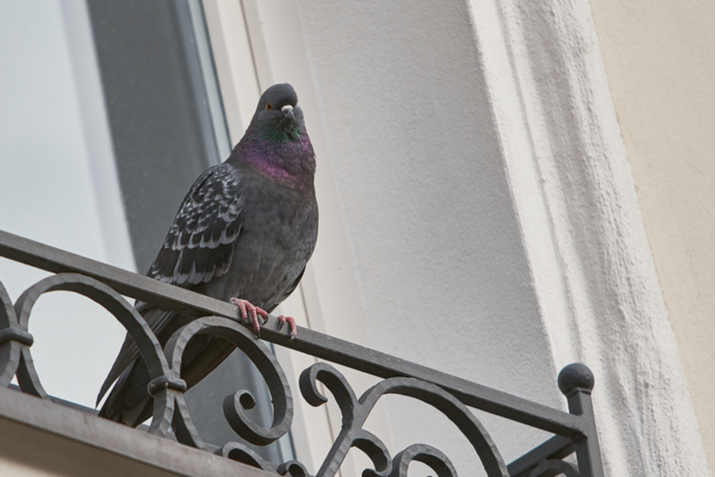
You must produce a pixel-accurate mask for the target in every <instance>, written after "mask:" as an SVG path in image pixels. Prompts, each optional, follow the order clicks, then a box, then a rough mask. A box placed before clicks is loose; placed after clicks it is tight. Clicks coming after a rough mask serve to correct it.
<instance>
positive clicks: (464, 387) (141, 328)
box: [0, 231, 604, 477]
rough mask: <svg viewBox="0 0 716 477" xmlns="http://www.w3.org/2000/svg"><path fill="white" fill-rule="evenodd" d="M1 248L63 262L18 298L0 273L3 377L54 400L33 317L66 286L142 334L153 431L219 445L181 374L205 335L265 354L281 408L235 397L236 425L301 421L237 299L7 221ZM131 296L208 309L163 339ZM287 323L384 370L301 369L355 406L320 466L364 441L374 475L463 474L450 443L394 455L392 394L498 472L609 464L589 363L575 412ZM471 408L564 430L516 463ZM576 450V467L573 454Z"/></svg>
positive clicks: (304, 348)
mask: <svg viewBox="0 0 716 477" xmlns="http://www.w3.org/2000/svg"><path fill="white" fill-rule="evenodd" d="M0 256H4V257H6V258H9V259H12V260H15V261H18V262H22V263H25V264H28V265H31V266H34V267H38V268H41V269H44V270H47V271H50V272H54V273H55V275H51V276H50V277H48V278H45V279H43V280H41V281H39V282H38V283H36V284H35V285H33V286H31V287H30V288H29V289H27V290H26V291H25V292H24V293H23V294H22V295H21V296H20V297H19V298H18V299H17V301H16V302H15V303H14V304H13V303H11V301H10V298H9V296H8V294H7V292H6V290H5V288H4V287H3V286H2V283H0V302H1V303H0V386H4V387H8V386H9V385H10V382H11V380H12V379H13V376H17V381H18V383H19V387H20V388H21V390H22V391H23V392H25V393H29V394H32V395H35V396H39V397H41V398H43V399H49V396H48V395H47V393H46V392H45V390H44V389H43V387H42V384H41V383H40V379H39V377H38V376H37V373H36V372H35V369H34V367H33V365H32V359H31V355H30V348H31V346H32V343H33V337H32V335H31V334H30V333H29V332H28V321H29V319H30V316H31V312H32V308H33V305H34V304H35V302H36V301H37V299H38V298H39V297H40V296H41V295H42V294H43V293H46V292H49V291H56V290H66V291H72V292H75V293H79V294H81V295H84V296H86V297H87V298H89V299H91V300H93V301H95V302H96V303H98V304H100V305H101V306H103V307H104V308H105V309H107V310H108V311H109V312H110V313H111V314H112V315H114V316H115V317H116V318H117V320H119V321H120V322H121V324H122V325H123V326H124V327H125V328H126V329H127V332H128V333H129V334H130V335H131V336H132V338H133V339H134V341H135V342H136V343H137V345H138V347H139V349H140V351H141V354H142V357H143V358H144V361H145V362H146V364H147V367H148V369H149V373H150V375H151V378H152V381H151V383H150V384H149V389H148V390H149V392H150V393H151V394H152V395H153V397H154V414H153V418H152V421H151V425H150V426H149V430H148V432H149V433H151V434H154V435H158V436H167V435H168V434H170V433H173V434H174V435H175V436H176V439H177V440H178V441H179V442H181V443H183V444H186V445H190V446H193V447H196V448H199V449H204V450H207V451H208V450H209V448H210V446H208V445H207V444H206V443H205V442H204V441H203V440H202V438H201V437H200V436H199V433H198V432H197V431H196V428H195V427H194V424H193V422H192V418H191V415H190V413H189V410H188V408H187V405H186V402H185V399H184V391H185V390H186V384H185V383H184V381H183V380H182V379H181V376H180V374H179V369H180V365H181V359H182V353H183V351H184V349H185V347H186V344H187V342H188V341H189V340H190V339H191V338H192V337H193V336H195V335H197V334H211V335H216V336H221V337H223V338H225V339H227V340H229V341H230V342H232V343H233V344H234V346H236V347H237V348H239V349H240V350H241V351H243V352H244V353H245V354H246V355H247V356H248V357H249V359H251V360H252V361H253V363H254V364H255V365H256V367H257V368H258V370H259V372H260V373H261V375H262V376H263V378H264V380H265V382H266V384H267V386H268V389H269V392H270V395H271V399H272V404H273V410H274V418H273V423H272V425H271V426H270V427H262V426H260V425H258V424H257V423H255V422H253V421H252V420H251V419H250V418H249V417H248V416H247V414H246V412H245V410H246V409H249V408H251V407H253V405H254V404H255V403H254V398H253V396H252V395H251V394H250V393H249V392H248V391H238V392H236V393H235V394H234V395H230V396H227V397H226V398H225V400H224V406H223V407H224V415H225V417H226V419H227V421H228V423H229V424H230V426H231V427H232V428H233V429H234V431H235V432H236V433H237V434H238V435H239V436H241V437H242V438H244V439H245V440H246V441H248V442H250V443H252V444H256V445H266V444H269V443H271V442H274V441H275V440H277V439H278V438H280V437H281V436H283V435H284V434H286V433H287V432H288V431H289V429H290V426H291V421H292V417H293V401H292V395H291V391H290V388H289V384H288V381H287V379H286V376H285V374H284V372H283V371H282V369H281V367H280V366H279V364H278V362H277V360H276V359H275V357H274V355H273V354H272V353H271V352H270V350H269V349H268V347H267V346H266V345H265V344H264V343H262V342H261V341H259V340H257V339H256V338H255V336H254V335H253V332H251V331H250V330H249V329H247V328H246V327H244V326H243V325H241V324H239V323H238V321H237V320H236V316H237V311H236V308H235V307H234V306H233V305H230V304H229V303H224V302H221V301H218V300H214V299H211V298H208V297H206V296H203V295H199V294H196V293H193V292H190V291H187V290H184V289H182V288H178V287H174V286H170V285H167V284H164V283H161V282H159V281H156V280H153V279H151V278H147V277H144V276H141V275H137V274H135V273H131V272H127V271H125V270H121V269H118V268H115V267H112V266H109V265H105V264H102V263H99V262H96V261H93V260H90V259H88V258H84V257H81V256H78V255H74V254H71V253H68V252H65V251H62V250H58V249H55V248H52V247H49V246H47V245H43V244H40V243H37V242H34V241H31V240H27V239H24V238H22V237H18V236H16V235H13V234H10V233H7V232H2V231H0ZM122 295H125V296H129V297H132V298H136V299H140V300H142V301H144V302H147V303H152V304H155V305H157V306H159V307H162V308H166V309H171V310H176V311H181V312H182V313H187V314H192V315H195V316H197V317H201V318H198V319H197V320H195V321H193V322H192V323H190V324H189V325H187V326H185V327H184V328H182V329H180V330H179V331H177V332H176V333H175V334H174V336H173V337H172V338H171V339H170V340H169V341H168V343H167V344H166V346H165V347H164V349H162V347H161V346H160V344H159V342H158V341H157V339H156V337H155V336H154V335H153V334H152V332H151V330H150V328H149V326H148V325H147V324H146V322H145V321H144V319H143V318H142V316H141V315H139V314H138V313H137V312H136V310H135V309H134V307H133V306H132V305H131V304H130V303H129V302H128V301H127V300H126V299H125V298H124V297H123V296H122ZM277 325H278V322H277V320H276V319H275V318H273V317H270V318H269V321H268V323H267V325H266V326H265V327H264V328H262V333H261V338H262V339H263V340H266V341H269V342H272V343H274V344H276V345H279V346H283V347H286V348H290V349H293V350H296V351H300V352H302V353H307V354H309V355H312V356H314V357H317V358H319V359H323V360H327V361H331V362H333V363H336V364H340V365H343V366H348V367H350V368H353V369H356V370H359V371H362V372H364V373H368V374H371V375H374V376H377V377H380V378H383V380H382V381H380V382H379V383H378V384H376V385H375V386H373V387H371V388H370V389H368V390H367V391H366V392H364V393H363V395H362V396H361V397H357V396H356V394H355V393H354V391H353V389H352V388H351V386H350V385H349V384H348V382H347V381H346V379H345V378H344V376H343V375H342V374H341V373H340V372H338V370H336V369H335V368H334V367H332V366H331V365H329V364H327V363H324V362H319V363H317V364H315V365H313V366H311V367H309V368H308V369H306V370H305V371H304V372H303V373H302V374H301V377H300V383H299V384H300V390H301V393H302V394H303V397H304V399H305V400H306V401H307V402H308V403H309V404H311V405H313V406H320V405H323V404H325V403H326V402H327V401H328V397H327V396H325V395H324V394H322V393H321V392H320V391H319V387H318V386H317V383H319V382H320V383H322V384H323V385H324V386H325V388H326V389H327V390H328V391H330V393H331V394H332V396H333V399H335V401H336V402H337V404H338V407H339V408H340V411H341V413H342V417H343V419H342V423H343V424H342V430H341V432H340V433H339V434H338V436H337V438H336V439H335V442H334V443H333V446H332V447H331V449H330V451H329V453H328V455H327V456H326V458H325V460H324V462H323V464H322V466H321V468H320V470H319V471H318V473H317V474H316V475H317V476H321V477H323V476H332V475H335V474H336V472H337V471H338V469H339V468H340V466H341V464H342V463H343V461H344V459H345V457H346V454H347V453H348V451H349V450H350V449H351V448H352V447H355V448H358V449H360V450H361V451H363V452H364V453H365V454H366V455H368V457H369V458H370V459H371V461H372V463H373V469H369V470H367V471H366V472H365V473H364V475H373V476H386V477H387V476H405V475H407V468H408V465H409V463H410V462H411V461H420V462H423V463H424V464H426V465H427V466H429V467H430V468H432V469H433V471H434V472H435V473H436V474H437V475H438V476H439V477H454V476H456V475H457V473H456V471H455V468H454V466H453V465H452V464H451V463H450V460H449V459H448V458H447V457H446V455H445V454H444V453H443V452H442V451H440V450H438V449H436V448H434V447H432V446H428V445H424V444H414V445H411V446H409V447H407V448H406V449H404V450H403V451H401V452H399V453H398V454H396V455H395V456H393V457H391V456H390V454H389V452H388V450H387V449H386V446H385V445H384V444H383V443H382V442H381V440H380V439H379V438H378V437H377V436H375V435H373V434H372V433H370V432H368V431H367V430H365V429H364V428H363V424H364V423H365V421H366V419H367V417H368V415H369V414H370V412H371V410H372V409H373V407H374V405H375V404H376V402H377V401H378V400H379V399H380V398H381V396H384V395H386V394H399V395H403V396H409V397H412V398H415V399H418V400H420V401H423V402H425V403H427V404H429V405H431V406H433V407H435V408H436V409H438V410H439V411H441V412H442V413H443V414H444V415H445V416H447V417H448V418H449V419H450V420H451V421H452V422H453V423H454V424H455V426H456V427H457V428H458V429H459V430H460V431H461V432H462V433H463V434H464V435H465V436H466V437H467V439H468V440H469V442H470V444H471V445H472V447H473V448H474V450H475V452H476V454H477V456H478V457H479V459H480V460H481V462H482V464H483V466H484V468H485V470H486V472H487V475H488V476H490V477H492V476H513V477H547V476H556V475H562V474H563V475H566V476H568V477H575V476H580V477H601V476H603V475H604V473H603V470H602V464H601V458H600V453H599V445H598V441H597V433H596V428H595V423H594V414H593V410H592V402H591V389H592V388H593V385H594V378H593V376H592V374H591V372H590V371H589V369H588V368H587V367H586V366H584V365H581V364H572V365H569V366H567V367H565V368H564V369H563V370H562V372H561V373H560V375H559V379H558V381H559V388H560V390H561V391H562V393H563V394H564V395H565V396H566V397H567V401H568V404H569V413H565V412H562V411H559V410H556V409H552V408H550V407H547V406H544V405H541V404H537V403H534V402H531V401H528V400H526V399H522V398H518V397H515V396H512V395H510V394H506V393H503V392H500V391H497V390H494V389H490V388H488V387H485V386H481V385H479V384H476V383H473V382H470V381H467V380H464V379H460V378H457V377H455V376H450V375H448V374H445V373H441V372H439V371H436V370H433V369H430V368H427V367H424V366H421V365H418V364H415V363H411V362H408V361H404V360H402V359H399V358H396V357H394V356H390V355H387V354H384V353H380V352H378V351H375V350H371V349H367V348H364V347H361V346H358V345H356V344H352V343H349V342H346V341H343V340H340V339H336V338H333V337H331V336H326V335H323V334H321V333H317V332H315V331H312V330H310V329H304V328H299V330H298V335H297V336H296V337H295V338H294V339H289V336H288V330H286V329H285V328H284V330H280V331H279V327H278V326H277ZM469 407H472V408H475V409H479V410H482V411H486V412H488V413H491V414H494V415H497V416H501V417H503V418H506V419H509V420H512V421H516V422H519V423H522V424H525V425H527V426H530V427H533V428H537V429H541V430H543V431H547V432H549V433H551V434H553V437H552V438H550V439H548V440H546V441H545V442H544V443H542V444H541V445H539V446H537V447H535V448H534V449H532V450H531V451H529V452H527V453H526V454H525V455H523V456H522V457H520V458H518V459H516V460H515V461H513V462H512V463H511V464H509V465H505V463H504V461H503V459H502V457H501V455H500V451H499V449H497V447H496V445H495V444H494V442H493V441H492V439H491V438H490V435H489V433H488V432H487V430H486V429H485V428H484V427H483V425H482V424H481V423H480V421H479V420H478V419H477V417H476V416H475V414H474V413H473V412H471V411H470V409H469ZM215 452H216V453H219V454H221V455H224V456H226V457H228V458H232V459H236V460H239V461H242V462H244V463H249V464H250V465H254V466H256V467H260V468H262V469H264V470H267V471H270V472H275V473H278V474H280V475H290V476H292V477H299V476H303V477H306V476H308V475H309V473H308V471H307V470H306V468H305V467H304V466H303V465H302V464H301V463H299V462H296V461H290V462H285V463H283V464H281V465H278V466H276V465H275V464H272V463H270V462H267V461H265V460H264V459H262V458H261V457H260V456H259V455H258V454H256V453H255V452H254V451H253V450H251V449H250V448H249V447H247V446H244V445H243V444H239V443H237V442H230V443H227V444H225V445H224V446H223V447H221V448H219V449H218V450H216V451H215ZM575 453H576V462H577V465H576V466H575V465H574V464H572V463H571V462H569V461H565V460H564V459H565V458H566V457H568V456H570V455H572V454H575Z"/></svg>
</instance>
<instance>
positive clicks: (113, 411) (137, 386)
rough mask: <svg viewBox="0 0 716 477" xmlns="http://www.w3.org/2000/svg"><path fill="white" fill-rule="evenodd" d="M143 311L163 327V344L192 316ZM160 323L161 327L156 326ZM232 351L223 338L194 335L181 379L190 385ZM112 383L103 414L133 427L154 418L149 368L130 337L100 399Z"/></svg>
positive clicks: (185, 356)
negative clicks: (149, 389)
mask: <svg viewBox="0 0 716 477" xmlns="http://www.w3.org/2000/svg"><path fill="white" fill-rule="evenodd" d="M142 314H143V315H144V316H145V318H147V322H148V323H149V324H150V326H151V327H152V328H153V329H154V328H159V329H161V331H160V332H159V334H158V336H157V338H158V339H159V342H160V343H166V342H167V341H168V340H169V338H170V336H171V334H172V333H173V332H174V331H176V330H177V329H179V328H180V327H181V326H182V325H183V324H185V323H188V322H189V321H191V319H192V317H188V316H184V315H180V314H175V313H168V312H163V311H161V310H158V309H156V308H151V309H149V308H144V309H142ZM160 322H161V323H162V326H161V327H157V326H156V325H157V323H160ZM233 350H234V346H233V345H232V344H230V343H229V342H227V341H226V340H224V339H223V338H218V337H214V336H210V335H202V334H199V335H196V336H194V337H193V338H192V339H191V341H190V342H189V343H188V345H187V347H186V348H185V350H184V353H183V355H182V367H181V378H182V379H183V380H184V381H185V382H186V384H187V387H188V388H191V387H192V386H194V385H195V384H196V383H198V382H199V381H201V380H202V379H203V378H204V377H205V376H206V375H208V374H209V373H210V372H211V371H213V370H214V369H215V368H216V367H217V366H218V365H219V364H221V363H222V362H223V361H224V360H225V359H226V358H227V357H228V356H229V355H230V354H231V353H232V352H233ZM115 378H116V382H115ZM113 382H114V383H115V384H114V387H112V390H111V391H110V392H109V395H108V397H107V400H106V401H105V402H104V404H103V405H102V408H101V409H100V411H99V416H100V417H104V418H106V419H110V420H112V421H116V422H120V423H122V424H125V425H127V426H132V427H136V426H138V425H140V424H142V423H143V422H144V421H146V420H147V419H149V418H150V417H152V413H153V409H154V401H153V400H152V397H151V396H150V395H149V391H148V390H147V386H148V385H149V382H150V376H149V371H148V370H147V366H146V365H145V364H144V360H143V359H142V358H141V356H140V354H139V350H138V349H137V347H136V345H135V344H134V342H133V341H132V340H131V338H127V339H126V340H125V344H124V345H123V346H122V350H121V351H120V353H119V356H118V357H117V361H116V362H115V365H114V366H113V367H112V371H111V372H110V374H109V376H107V379H106V380H105V383H104V384H103V385H102V389H101V390H100V394H99V396H98V398H97V402H99V401H100V400H101V398H102V396H103V395H104V394H105V393H106V391H107V389H109V387H110V386H111V385H112V383H113Z"/></svg>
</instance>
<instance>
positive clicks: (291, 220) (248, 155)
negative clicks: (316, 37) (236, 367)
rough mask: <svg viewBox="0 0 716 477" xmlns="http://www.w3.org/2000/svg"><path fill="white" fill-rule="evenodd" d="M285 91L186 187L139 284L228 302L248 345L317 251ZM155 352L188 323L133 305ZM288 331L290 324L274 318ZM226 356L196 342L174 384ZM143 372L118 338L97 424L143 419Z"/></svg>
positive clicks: (290, 92)
mask: <svg viewBox="0 0 716 477" xmlns="http://www.w3.org/2000/svg"><path fill="white" fill-rule="evenodd" d="M297 102H298V98H297V95H296V92H295V91H294V89H293V87H292V86H291V85H289V84H285V83H284V84H277V85H274V86H271V87H270V88H268V89H267V90H266V91H265V92H264V93H263V94H262V95H261V98H260V99H259V103H258V106H257V108H256V112H255V113H254V116H253V118H252V119H251V123H250V124H249V126H248V128H247V129H246V133H245V134H244V136H243V138H242V139H241V140H240V141H239V143H238V144H237V145H236V147H235V148H234V149H233V151H232V152H231V155H230V156H229V158H228V159H227V160H226V161H225V162H223V163H221V164H217V165H215V166H213V167H210V168H209V169H208V170H206V171H205V172H204V173H203V174H202V175H201V176H199V178H198V179H197V180H196V182H194V185H193V186H192V187H191V189H190V190H189V192H188V193H187V195H186V197H185V198H184V200H183V202H182V204H181V206H180V207H179V212H178V213H177V215H176V217H175V218H174V222H173V223H172V225H171V227H170V229H169V232H168V233H167V236H166V238H165V240H164V244H163V245H162V247H161V249H160V250H159V253H158V255H157V258H156V259H155V260H154V263H152V265H151V266H150V267H149V271H148V273H147V275H148V276H150V277H152V278H155V279H157V280H159V281H162V282H165V283H170V284H172V285H176V286H179V287H183V288H187V289H189V290H193V291H195V292H198V293H203V294H205V295H208V296H210V297H213V298H216V299H219V300H224V301H230V302H232V303H234V304H235V305H236V306H237V307H238V309H237V317H238V319H239V320H241V321H244V322H246V323H247V324H249V321H250V324H251V326H252V327H253V329H254V331H255V332H256V334H257V336H258V334H259V330H260V323H259V317H261V319H262V320H265V319H266V318H267V317H268V313H270V312H271V311H272V310H273V309H274V308H276V306H278V304H279V303H281V302H282V301H283V300H284V299H285V298H286V297H288V295H290V294H291V292H292V291H293V290H294V289H295V288H296V287H297V286H298V283H299V281H300V280H301V277H302V276H303V272H304V270H305V268H306V262H307V261H308V259H309V258H310V257H311V255H312V253H313V250H314V247H315V245H316V237H317V233H318V205H317V203H316V195H315V189H314V174H315V170H316V160H315V155H314V152H313V146H312V145H311V141H310V139H309V137H308V135H307V133H306V127H305V124H304V119H303V112H302V111H301V108H300V107H299V106H297ZM135 308H136V309H137V311H138V312H139V313H140V314H141V315H142V316H143V317H144V318H145V320H146V321H147V323H148V324H149V326H150V327H151V329H152V331H153V332H154V334H155V335H156V337H157V339H158V340H159V342H160V343H161V344H162V346H164V345H165V344H166V342H167V341H168V340H169V338H170V337H171V336H172V334H173V333H174V332H175V331H176V330H178V329H179V328H181V327H182V326H184V325H186V324H187V323H190V322H191V321H192V320H194V319H195V317H192V316H188V315H183V314H181V313H178V312H173V311H166V310H162V309H159V308H157V307H155V306H154V305H152V304H149V303H144V302H141V301H137V303H136V304H135ZM278 318H279V320H280V321H281V322H282V325H283V324H284V323H287V324H288V325H289V327H290V333H291V337H292V338H293V336H295V334H296V324H295V321H294V320H293V318H291V317H284V316H280V317H278ZM233 350H234V347H233V346H232V345H231V344H229V343H228V342H227V341H225V340H224V339H222V338H217V337H211V336H207V335H198V336H196V337H195V338H194V339H192V341H191V342H190V344H189V346H188V347H187V349H186V350H185V352H184V358H183V362H182V369H181V377H182V379H183V380H184V381H186V383H187V386H188V387H191V386H193V385H195V384H196V383H198V382H199V381H201V379H203V378H204V377H205V376H206V375H207V374H209V373H210V372H211V371H212V370H213V369H214V368H216V367H217V366H218V365H219V364H220V363H221V362H222V361H223V360H224V359H226V358H227V357H228V356H229V354H231V352H232V351H233ZM149 381H150V379H149V372H148V371H147V368H146V365H145V364H144V361H143V360H142V358H141V356H140V353H139V349H138V348H137V346H136V345H135V344H134V341H133V340H132V339H131V338H130V337H129V335H128V336H127V337H126V339H125V341H124V344H123V345H122V348H121V349H120V352H119V355H118V356H117V359H116V361H115V362H114V365H113V366H112V368H111V370H110V372H109V374H108V376H107V378H106V380H105V381H104V383H103V384H102V387H101V389H100V392H99V395H98V396H97V404H99V402H100V401H101V399H102V397H103V396H104V395H105V394H106V393H107V391H108V389H109V388H110V386H111V385H112V384H113V383H115V382H116V383H115V384H114V387H113V388H112V391H111V392H110V393H109V396H108V397H107V400H106V401H105V403H104V405H103V406H102V408H101V409H100V411H99V415H100V416H101V417H105V418H107V419H110V420H113V421H116V422H120V423H123V424H126V425H128V426H132V427H136V426H138V425H139V424H141V423H142V422H144V421H146V420H147V419H148V418H150V417H151V415H152V404H153V403H152V398H151V396H150V395H149V393H148V391H147V385H148V383H149Z"/></svg>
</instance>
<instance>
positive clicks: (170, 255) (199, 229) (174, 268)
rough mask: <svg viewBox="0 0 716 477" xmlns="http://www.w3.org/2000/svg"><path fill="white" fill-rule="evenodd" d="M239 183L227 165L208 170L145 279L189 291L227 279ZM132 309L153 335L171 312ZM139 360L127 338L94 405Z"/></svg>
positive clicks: (142, 307)
mask: <svg viewBox="0 0 716 477" xmlns="http://www.w3.org/2000/svg"><path fill="white" fill-rule="evenodd" d="M240 182H241V178H240V175H239V174H238V171H237V170H236V169H235V168H234V167H233V166H231V165H229V164H226V163H224V164H219V165H217V166H214V167H211V168H209V169H207V170H206V171H205V172H204V173H203V174H202V175H201V176H200V177H199V178H198V179H197V180H196V182H195V183H194V185H193V186H192V188H191V190H189V193H188V194H187V195H186V197H184V201H183V202H182V204H181V207H180V208H179V212H178V213H177V215H176V217H175V218H174V223H173V224H172V226H171V228H170V229H169V232H168V233H167V236H166V239H165V240H164V244H163V245H162V248H161V249H160V250H159V254H158V255H157V258H156V259H155V260H154V263H152V265H151V267H149V272H147V275H148V276H150V277H152V278H156V279H157V280H160V281H162V282H165V283H171V284H172V285H177V286H181V287H184V288H191V287H193V286H194V285H197V284H199V283H206V282H208V281H210V280H212V279H215V278H218V277H221V276H222V275H224V274H226V272H227V271H228V270H229V267H230V266H231V260H232V258H233V253H234V246H235V244H236V241H237V240H238V237H239V234H240V233H241V226H242V222H243V221H242V217H241V211H242V207H243V201H242V197H241V187H240V185H241V184H240ZM136 306H137V309H138V310H139V311H140V312H141V313H142V314H143V315H144V316H145V318H146V319H147V324H148V325H149V326H150V327H151V329H152V331H153V332H154V334H155V335H158V334H159V333H160V331H161V330H162V329H164V327H165V326H167V323H168V322H169V321H171V320H172V319H173V318H174V317H175V313H173V312H168V311H164V310H157V309H152V308H153V307H150V306H147V305H146V304H144V303H141V302H138V303H137V305H136ZM138 357H139V350H138V349H137V346H136V345H135V344H134V341H133V340H132V339H131V338H130V337H129V336H127V339H125V341H124V344H123V345H122V348H121V350H120V351H119V355H118V356H117V359H116V361H115V362H114V365H113V366H112V369H111V370H110V372H109V374H108V376H107V378H106V380H105V382H104V383H103V385H102V388H101V389H100V392H99V395H98V397H97V402H98V403H99V401H100V400H101V399H102V396H104V394H105V393H106V392H107V390H108V389H109V388H110V386H111V385H112V383H113V382H114V381H115V380H116V379H117V378H118V377H119V375H120V374H121V373H122V371H124V369H125V368H127V367H128V366H129V365H130V364H132V363H133V362H134V361H135V360H136V359H137V358H138Z"/></svg>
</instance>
